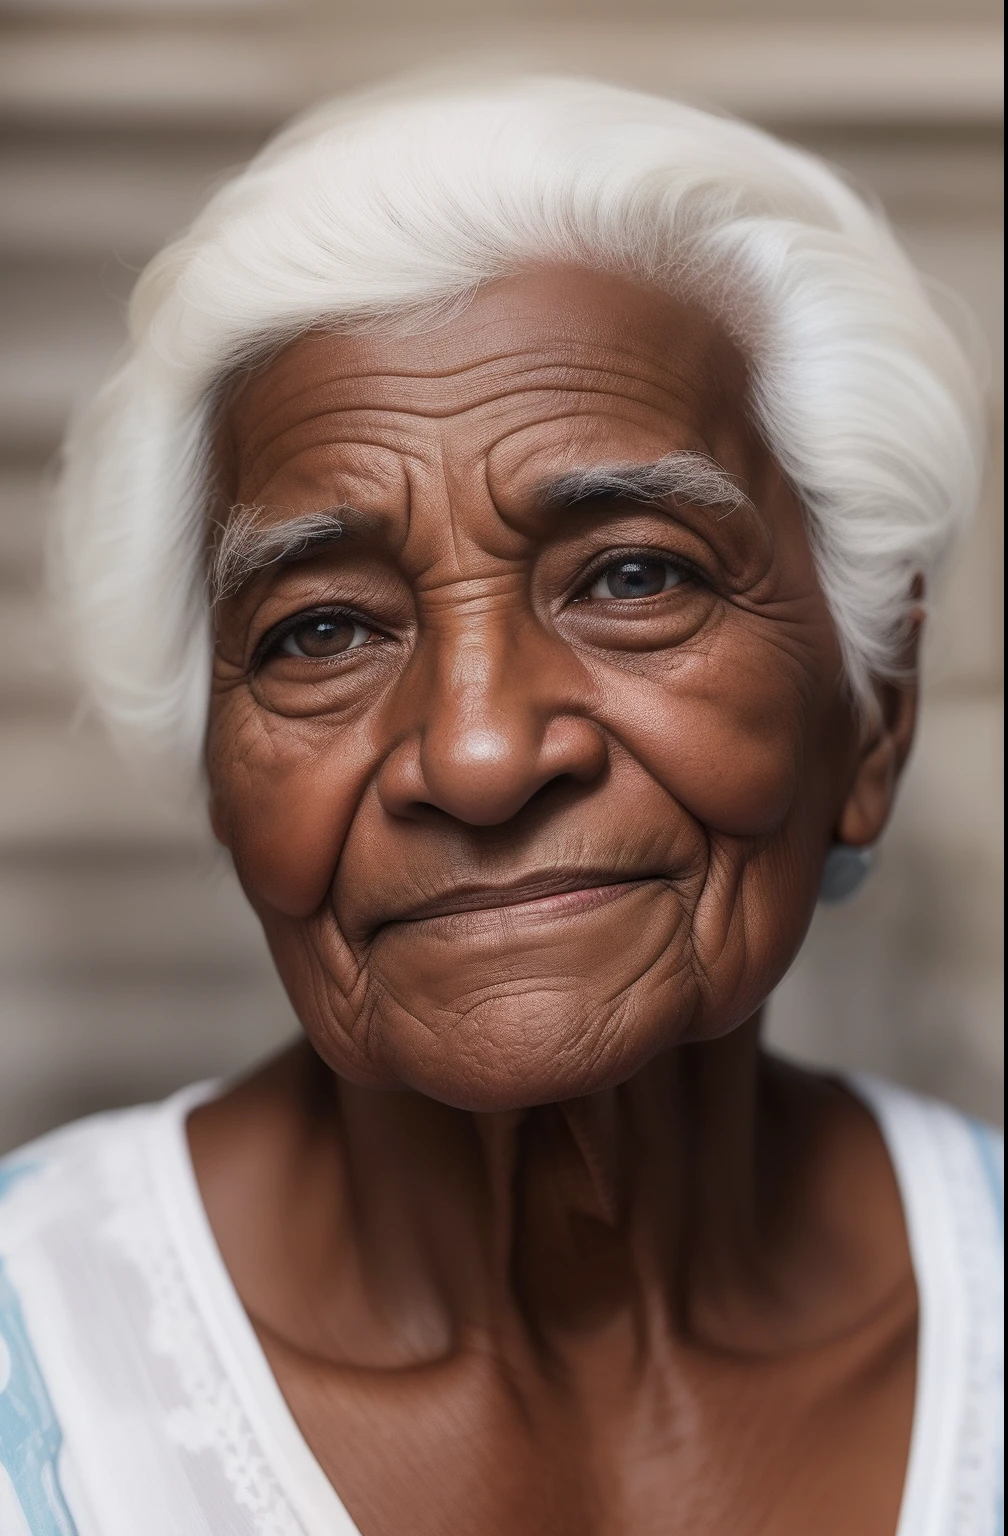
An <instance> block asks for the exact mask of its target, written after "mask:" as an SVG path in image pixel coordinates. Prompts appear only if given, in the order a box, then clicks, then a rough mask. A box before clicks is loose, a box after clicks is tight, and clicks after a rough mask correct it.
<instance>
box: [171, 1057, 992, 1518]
mask: <svg viewBox="0 0 1008 1536" xmlns="http://www.w3.org/2000/svg"><path fill="white" fill-rule="evenodd" d="M842 1081H843V1082H844V1083H845V1085H846V1086H847V1087H848V1088H849V1089H850V1091H851V1092H853V1093H854V1095H855V1096H856V1098H857V1099H858V1101H859V1102H860V1103H862V1104H863V1105H864V1106H865V1108H866V1109H867V1110H868V1112H869V1113H870V1114H871V1115H872V1118H873V1119H874V1120H875V1122H876V1124H877V1125H878V1127H879V1130H880V1132H881V1135H882V1138H883V1141H884V1143H885V1147H886V1152H887V1154H888V1157H889V1160H890V1163H891V1165H892V1167H893V1171H894V1174H895V1176H896V1180H897V1184H898V1186H899V1191H900V1199H901V1203H902V1206H903V1216H904V1221H905V1222H906V1227H907V1236H908V1241H909V1247H910V1257H911V1263H912V1266H913V1273H914V1279H915V1282H916V1285H917V1294H918V1304H919V1309H920V1319H921V1320H920V1326H919V1329H918V1342H917V1374H916V1386H915V1391H914V1405H913V1420H912V1429H911V1440H910V1451H909V1455H908V1459H907V1468H906V1472H905V1474H904V1481H903V1493H902V1496H901V1499H900V1514H899V1519H898V1521H897V1525H896V1529H895V1532H894V1536H924V1533H925V1532H927V1533H928V1536H930V1531H931V1530H933V1531H934V1532H935V1533H936V1536H937V1533H938V1532H939V1531H940V1530H941V1529H942V1526H941V1523H940V1522H941V1518H942V1517H941V1513H940V1511H941V1508H942V1507H945V1505H946V1500H945V1499H939V1500H938V1509H936V1508H935V1499H934V1492H935V1473H936V1463H935V1458H936V1457H937V1458H938V1462H939V1463H942V1462H944V1463H948V1462H949V1456H950V1454H951V1447H950V1442H952V1441H954V1436H951V1435H948V1434H947V1433H946V1429H947V1426H948V1424H949V1420H950V1415H954V1412H955V1409H956V1407H957V1405H958V1401H959V1394H957V1392H956V1391H955V1390H953V1391H951V1393H950V1392H949V1391H948V1386H949V1383H950V1382H954V1381H956V1380H957V1379H958V1378H959V1377H961V1375H962V1371H961V1368H960V1364H959V1362H960V1361H961V1360H962V1358H963V1357H964V1354H965V1348H966V1340H965V1333H966V1330H967V1328H968V1317H967V1316H965V1307H964V1306H963V1298H962V1293H961V1285H960V1284H958V1279H957V1268H956V1263H955V1250H956V1245H955V1242H954V1241H950V1240H949V1235H948V1234H945V1233H944V1232H943V1231H942V1230H941V1229H942V1227H943V1226H944V1225H947V1224H948V1221H949V1213H948V1212H947V1211H946V1210H945V1209H944V1206H945V1205H946V1204H947V1202H946V1201H942V1202H935V1201H934V1200H933V1199H932V1201H931V1202H929V1207H928V1210H927V1212H925V1211H924V1209H923V1207H922V1204H921V1199H920V1191H921V1189H922V1185H923V1182H924V1180H923V1179H922V1172H923V1170H922V1168H921V1166H920V1162H919V1159H920V1158H921V1157H922V1156H923V1157H925V1159H926V1162H927V1166H928V1169H929V1170H930V1169H931V1167H932V1164H933V1163H934V1161H935V1158H936V1156H937V1154H936V1152H935V1151H934V1149H933V1148H932V1149H931V1150H930V1152H929V1150H928V1148H929V1143H928V1138H927V1136H926V1134H924V1135H922V1134H920V1133H921V1130H923V1129H924V1128H923V1127H920V1126H919V1125H917V1124H916V1122H917V1121H918V1120H919V1116H914V1115H913V1114H912V1113H908V1110H910V1111H912V1110H913V1109H914V1108H916V1107H917V1101H916V1100H915V1099H914V1098H913V1097H912V1096H911V1095H908V1094H902V1093H901V1092H900V1090H898V1089H895V1088H892V1087H890V1086H889V1085H888V1084H884V1083H881V1082H878V1081H876V1080H874V1079H871V1078H867V1077H853V1076H852V1077H844V1078H843V1079H842ZM222 1086H223V1085H222V1084H220V1083H217V1082H208V1083H199V1084H196V1085H194V1086H192V1087H190V1088H186V1089H183V1090H182V1091H181V1092H180V1093H177V1094H174V1095H173V1096H172V1097H171V1098H170V1099H168V1100H166V1102H165V1103H164V1104H163V1105H162V1106H161V1109H160V1113H159V1114H158V1115H157V1117H156V1119H155V1122H154V1125H153V1127H152V1129H153V1130H154V1136H155V1140H154V1144H153V1145H152V1147H151V1149H150V1150H151V1153H152V1158H151V1163H152V1171H153V1175H154V1179H155V1185H156V1188H157V1192H158V1197H159V1203H160V1207H161V1213H162V1216H163V1219H164V1221H165V1222H166V1224H167V1226H168V1227H169V1229H170V1233H171V1237H172V1241H173V1245H174V1248H175V1250H176V1252H177V1255H178V1258H179V1261H180V1263H181V1265H182V1267H183V1270H184V1273H185V1276H186V1280H187V1283H188V1285H189V1287H190V1291H191V1293H192V1297H193V1300H194V1302H195V1305H196V1307H197V1309H198V1310H199V1313H200V1315H201V1317H202V1319H203V1321H204V1323H205V1325H206V1327H207V1329H208V1332H209V1335H210V1337H211V1339H212V1340H213V1343H214V1347H215V1348H216V1349H217V1350H218V1352H219V1354H220V1356H221V1363H222V1366H223V1369H224V1370H225V1371H226V1372H227V1375H228V1377H229V1380H230V1381H231V1384H232V1386H233V1388H234V1390H235V1392H236V1393H237V1395H238V1397H239V1400H240V1402H241V1404H242V1408H243V1410H244V1411H245V1413H246V1414H247V1416H248V1419H249V1422H250V1424H251V1425H252V1427H253V1430H254V1432H255V1434H256V1436H257V1438H258V1440H259V1443H260V1445H261V1447H262V1450H263V1452H264V1454H265V1455H266V1457H267V1459H268V1460H269V1462H270V1465H271V1467H272V1469H273V1472H274V1474H275V1476H276V1478H277V1480H278V1482H279V1484H280V1486H281V1488H282V1490H283V1493H284V1496H285V1497H286V1499H287V1500H288V1502H289V1503H290V1505H291V1506H292V1508H293V1509H294V1511H295V1513H296V1514H297V1517H298V1519H299V1520H300V1522H301V1524H302V1526H303V1528H304V1531H305V1536H361V1533H360V1531H359V1529H358V1527H357V1526H356V1525H355V1524H354V1521H353V1520H352V1518H351V1516H350V1514H349V1512H348V1510H347V1509H346V1506H345V1505H344V1504H343V1502H342V1500H341V1499H340V1497H339V1494H338V1493H337V1491H336V1489H335V1487H334V1486H333V1484H332V1482H331V1480H330V1479H329V1477H328V1476H327V1474H326V1473H325V1472H324V1471H323V1469H322V1466H321V1464H320V1462H319V1461H318V1459H317V1457H316V1456H315V1453H314V1452H313V1451H312V1449H311V1447H310V1446H309V1444H308V1442H307V1440H306V1439H305V1437H304V1435H303V1434H302V1432H301V1429H300V1427H299V1426H298V1423H297V1421H296V1419H295V1418H294V1415H293V1413H292V1412H291V1409H290V1406H289V1405H288V1403H287V1400H286V1398H285V1397H284V1395H283V1393H282V1392H281V1390H280V1387H279V1384H278V1382H277V1379H276V1377H275V1375H274V1374H273V1370H272V1368H271V1366H270V1364H269V1361H268V1359H267V1357H266V1353H265V1350H264V1349H263V1347H262V1344H261V1343H260V1340H259V1338H258V1335H257V1334H256V1332H255V1329H254V1328H253V1326H252V1323H251V1320H250V1319H249V1316H248V1314H247V1312H246V1311H245V1308H244V1306H243V1305H242V1301H241V1298H240V1297H239V1295H238V1292H237V1290H236V1288H235V1285H234V1282H233V1280H232V1279H231V1276H230V1274H229V1272H228V1269H227V1266H226V1265H225V1263H224V1258H223V1255H222V1253H221V1250H220V1247H219V1246H218V1243H217V1239H216V1237H215V1235H214V1232H213V1228H212V1227H211V1225H210V1219H209V1217H208V1215H207V1211H206V1207H205V1206H204V1204H203V1197H202V1195H201V1193H200V1189H199V1184H198V1182H197V1179H196V1171H195V1168H194V1166H193V1161H192V1155H191V1152H190V1149H189V1140H188V1135H187V1132H186V1122H187V1119H188V1116H189V1113H190V1111H191V1110H193V1109H195V1108H196V1106H197V1105H198V1104H201V1103H204V1102H205V1101H206V1100H208V1099H211V1098H213V1097H214V1096H215V1095H216V1094H217V1093H219V1092H220V1091H221V1089H222ZM933 1171H934V1173H936V1174H937V1175H938V1176H937V1178H936V1179H935V1180H934V1182H933V1183H932V1182H931V1181H930V1180H929V1181H927V1182H929V1183H931V1189H932V1195H933V1193H934V1191H935V1189H936V1188H941V1187H942V1179H941V1176H940V1170H938V1169H935V1170H933ZM938 1205H940V1206H941V1207H942V1209H941V1211H938V1210H937V1208H936V1207H937V1206H938ZM936 1221H937V1226H936ZM944 1481H947V1479H944V1478H942V1477H939V1478H938V1482H939V1483H941V1482H944ZM925 1511H926V1514H927V1518H928V1524H927V1525H925V1524H922V1523H921V1515H922V1513H923V1512H925ZM936 1515H937V1522H936V1520H935V1516H936Z"/></svg>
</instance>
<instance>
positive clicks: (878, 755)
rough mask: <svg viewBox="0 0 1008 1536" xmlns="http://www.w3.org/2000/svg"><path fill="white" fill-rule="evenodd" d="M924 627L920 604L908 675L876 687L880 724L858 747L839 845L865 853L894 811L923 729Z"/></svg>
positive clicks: (905, 665) (904, 665)
mask: <svg viewBox="0 0 1008 1536" xmlns="http://www.w3.org/2000/svg"><path fill="white" fill-rule="evenodd" d="M923 590H924V586H923V581H922V580H921V578H919V577H918V578H917V579H916V580H915V582H914V587H913V596H914V597H915V598H918V599H919V598H921V597H922V596H923ZM923 626H924V611H923V608H922V607H921V606H920V604H918V605H917V607H916V608H915V610H914V612H913V615H912V619H911V629H910V634H909V636H908V638H907V644H906V647H905V650H904V653H903V657H902V658H901V672H902V673H903V676H902V677H901V679H900V680H899V681H898V682H885V683H879V684H878V686H877V688H876V698H877V701H878V713H877V716H876V720H875V722H874V723H873V724H872V725H871V726H869V727H867V728H866V730H865V732H864V734H863V736H862V739H861V742H860V744H859V746H858V757H857V766H856V769H855V773H854V779H853V782H852V784H851V786H850V789H849V790H848V792H847V798H846V800H845V801H844V804H843V806H842V808H841V811H840V816H839V819H838V821H837V826H836V834H835V841H836V842H838V843H846V844H847V845H848V846H849V847H853V848H864V847H866V846H867V845H869V844H870V843H874V842H876V841H877V839H878V838H879V837H880V836H881V834H882V832H883V830H884V828H885V824H886V822H887V821H888V820H889V816H890V813H891V812H892V808H893V802H894V800H895V798H896V787H897V785H898V784H899V781H900V776H901V774H902V772H903V769H904V767H905V766H906V761H907V758H908V757H909V756H910V748H911V747H912V745H913V738H914V731H915V729H916V726H917V701H918V692H919V688H918V674H917V657H918V652H919V649H920V639H921V632H922V629H923Z"/></svg>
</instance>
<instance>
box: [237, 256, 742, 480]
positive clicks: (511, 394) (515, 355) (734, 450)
mask: <svg viewBox="0 0 1008 1536" xmlns="http://www.w3.org/2000/svg"><path fill="white" fill-rule="evenodd" d="M745 394H746V369H745V364H744V361H743V359H742V357H741V355H740V353H739V352H738V350H737V349H736V347H735V346H734V345H733V343H732V342H731V341H730V340H729V339H728V337H727V336H726V335H725V334H724V332H723V331H722V330H721V328H720V327H719V326H718V325H717V323H716V322H715V321H714V320H713V319H712V318H711V317H710V316H708V315H707V314H706V313H704V311H703V310H702V309H700V308H699V307H698V306H696V305H693V304H689V303H686V302H684V301H681V300H677V299H675V298H672V297H670V296H668V295H666V294H662V293H659V292H657V291H656V290H654V289H650V288H645V287H642V286H640V285H638V284H635V283H633V282H631V281H629V280H627V279H626V278H622V277H617V276H611V275H600V274H595V273H589V272H583V271H579V270H572V269H553V270H548V269H545V270H539V271H533V272H528V273H525V274H522V275H519V276H515V277H511V278H507V279H503V280H501V281H498V282H495V283H491V284H488V285H486V286H485V287H484V288H482V289H480V290H478V291H477V293H476V294H475V295H474V297H473V298H472V300H471V302H470V303H469V304H468V305H467V307H466V308H465V309H464V310H463V311H462V312H461V313H460V314H457V315H455V316H454V317H453V318H452V319H450V320H448V321H446V322H443V323H441V324H438V325H436V326H432V327H431V328H428V329H426V330H424V331H422V332H420V333H418V334H405V335H403V334H398V335H397V334H395V332H394V329H393V328H392V327H389V328H388V329H385V328H383V329H382V330H380V331H369V332H365V333H363V334H356V335H341V334H333V333H327V332H322V331H314V332H310V333H308V334H306V335H304V336H302V337H300V338H298V339H297V340H296V341H294V342H292V343H291V344H289V345H288V346H287V347H285V348H284V349H283V350H282V351H281V352H280V353H279V354H278V355H277V356H275V357H274V358H273V359H272V360H271V362H270V363H269V364H268V366H266V367H265V368H264V369H262V370H261V371H260V372H258V373H256V374H255V375H253V376H252V377H251V378H249V379H248V380H246V381H245V382H244V383H243V384H242V386H241V387H240V389H239V390H238V391H237V393H235V394H234V395H233V397H232V399H231V401H230V404H229V407H228V409H227V411H226V414H225V418H224V423H223V426H224V440H225V441H224V444H223V448H224V453H225V455H226V458H227V461H228V462H227V466H226V468H227V470H228V474H227V478H228V479H229V480H230V481H231V482H232V483H231V490H232V492H233V493H234V495H235V496H236V497H237V499H240V500H242V501H251V500H270V501H273V500H279V499H281V498H286V497H287V496H288V494H289V493H291V491H292V490H293V489H294V488H296V487H302V488H304V489H307V487H308V485H309V484H312V483H314V482H322V484H321V485H319V489H320V490H321V489H323V487H324V488H326V489H329V488H330V487H329V482H330V481H331V479H332V477H334V476H335V478H336V479H337V480H339V479H340V478H346V479H349V480H352V481H358V480H364V481H377V482H379V483H381V484H382V489H383V491H387V488H388V485H389V484H395V483H397V482H398V483H400V484H404V483H405V482H407V481H408V480H409V479H410V477H411V476H412V475H413V474H414V473H416V474H421V475H422V474H423V473H424V472H425V471H427V472H429V471H430V470H431V469H432V468H436V467H437V466H438V465H440V467H441V468H442V469H444V468H445V461H447V462H448V465H449V467H450V468H451V470H452V471H453V472H462V473H465V472H466V470H467V469H469V468H476V467H477V466H478V467H479V468H480V470H481V473H482V476H483V477H485V479H486V482H487V484H488V486H489V488H490V490H491V491H492V492H493V493H495V494H496V493H497V492H499V493H500V495H501V496H502V497H503V498H504V499H505V500H506V499H508V498H509V497H510V496H511V495H518V496H520V494H521V491H522V488H523V487H531V485H532V484H534V483H535V482H536V481H537V480H539V479H541V478H543V477H544V476H545V475H547V474H552V473H555V472H556V471H557V470H558V469H563V468H565V467H568V465H569V464H571V463H573V462H574V461H577V462H591V461H593V460H594V461H600V460H606V459H612V458H614V457H615V458H617V459H627V458H634V457H637V456H638V455H639V456H641V457H643V458H649V457H655V456H659V455H661V454H663V453H667V452H669V451H671V450H674V449H677V448H685V449H691V450H694V451H700V452H706V453H708V454H710V455H712V456H713V457H715V458H716V459H718V460H719V461H720V462H721V463H723V464H725V466H726V467H727V468H730V469H732V470H734V471H737V472H740V473H745V472H746V468H747V465H746V462H745V461H746V460H747V459H748V458H749V456H750V454H751V452H752V449H753V440H752V435H751V434H750V433H749V430H748V427H747V422H746V411H745ZM336 489H339V487H336ZM352 489H353V492H354V496H355V497H356V499H357V500H358V501H359V500H360V487H359V486H358V485H354V486H353V488H352ZM347 495H348V498H349V499H354V498H353V497H350V489H349V488H348V489H347Z"/></svg>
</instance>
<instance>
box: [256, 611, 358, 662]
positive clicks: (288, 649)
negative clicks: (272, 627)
mask: <svg viewBox="0 0 1008 1536" xmlns="http://www.w3.org/2000/svg"><path fill="white" fill-rule="evenodd" d="M374 638H375V636H374V631H373V630H371V629H368V627H367V625H366V624H362V623H361V621H360V620H359V619H355V618H354V617H353V615H352V614H342V613H338V614H320V615H318V616H316V617H314V618H306V619H304V620H303V621H302V622H301V623H299V624H296V625H294V626H293V628H291V629H288V631H287V633H286V634H285V635H284V636H283V638H282V639H281V640H280V642H279V644H278V645H277V646H276V648H275V649H274V652H273V654H274V655H281V656H300V657H305V658H308V659H311V660H313V661H318V660H325V659H326V658H327V657H329V656H341V655H342V654H343V653H344V652H345V651H356V650H359V649H360V647H361V646H363V645H369V644H370V643H371V641H372V640H373V639H374Z"/></svg>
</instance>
